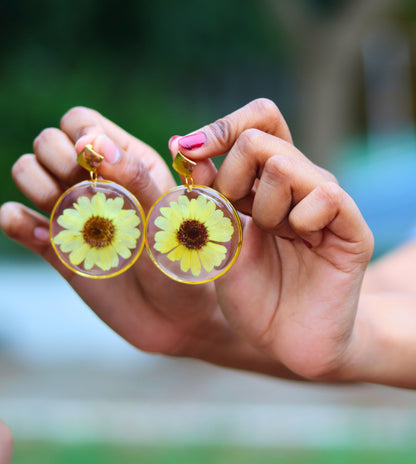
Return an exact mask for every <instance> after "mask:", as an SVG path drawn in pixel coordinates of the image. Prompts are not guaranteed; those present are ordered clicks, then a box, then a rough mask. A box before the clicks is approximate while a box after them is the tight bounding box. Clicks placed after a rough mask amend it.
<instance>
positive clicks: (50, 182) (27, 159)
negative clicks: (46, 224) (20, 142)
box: [12, 154, 63, 212]
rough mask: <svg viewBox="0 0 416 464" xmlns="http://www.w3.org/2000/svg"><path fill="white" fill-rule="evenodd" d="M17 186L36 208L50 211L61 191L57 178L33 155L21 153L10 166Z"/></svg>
mask: <svg viewBox="0 0 416 464" xmlns="http://www.w3.org/2000/svg"><path fill="white" fill-rule="evenodd" d="M12 177H13V180H14V182H15V183H16V185H17V187H18V188H19V189H20V190H21V192H22V193H23V194H24V195H26V196H27V198H28V199H29V200H30V201H31V202H32V203H33V204H34V205H35V206H36V207H38V208H40V209H41V210H43V211H46V212H50V211H51V210H52V208H53V205H54V204H55V202H56V200H57V199H58V198H59V196H60V195H61V193H62V191H63V190H62V188H61V186H60V183H59V182H58V180H57V179H56V178H55V177H53V176H52V175H51V174H50V173H49V172H48V171H47V170H46V168H45V167H44V166H42V165H41V164H40V163H39V161H38V159H37V158H36V157H35V155H30V154H27V155H23V156H21V157H20V158H19V159H18V160H17V162H16V163H15V164H14V166H13V168H12Z"/></svg>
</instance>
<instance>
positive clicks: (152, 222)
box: [146, 153, 242, 284]
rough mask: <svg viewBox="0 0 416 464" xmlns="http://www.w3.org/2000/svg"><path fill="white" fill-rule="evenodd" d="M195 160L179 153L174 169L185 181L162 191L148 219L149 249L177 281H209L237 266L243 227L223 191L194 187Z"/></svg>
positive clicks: (190, 282) (157, 261) (163, 270)
mask: <svg viewBox="0 0 416 464" xmlns="http://www.w3.org/2000/svg"><path fill="white" fill-rule="evenodd" d="M195 165H196V163H194V162H193V161H191V160H189V159H187V158H185V156H183V155H182V153H178V155H177V156H176V159H175V161H174V162H173V167H174V169H175V170H176V171H177V172H178V173H179V174H181V175H182V176H184V177H185V185H181V186H179V187H176V188H173V189H172V190H169V191H168V192H167V193H165V194H164V195H162V196H161V197H160V198H159V199H158V200H157V201H156V203H155V204H154V205H153V206H152V208H151V210H150V211H149V214H148V216H147V219H146V247H147V250H148V252H149V255H150V257H151V259H152V260H153V262H154V263H155V264H156V266H157V267H158V268H159V269H160V270H161V271H162V272H164V273H165V274H166V275H168V276H169V277H170V278H172V279H173V280H177V281H179V282H183V283H188V284H201V283H205V282H210V281H212V280H214V279H216V278H217V277H220V276H222V275H223V274H224V273H225V272H227V271H228V269H230V267H231V266H232V265H233V264H234V262H235V260H236V259H237V256H238V254H239V252H240V248H241V242H242V228H241V222H240V218H239V216H238V213H237V211H236V210H235V209H234V207H233V206H232V204H231V203H230V202H229V201H228V200H227V199H226V198H225V197H224V196H223V195H221V194H220V193H218V192H217V191H216V190H213V189H212V188H209V187H205V186H202V185H193V180H192V170H193V168H194V166H195Z"/></svg>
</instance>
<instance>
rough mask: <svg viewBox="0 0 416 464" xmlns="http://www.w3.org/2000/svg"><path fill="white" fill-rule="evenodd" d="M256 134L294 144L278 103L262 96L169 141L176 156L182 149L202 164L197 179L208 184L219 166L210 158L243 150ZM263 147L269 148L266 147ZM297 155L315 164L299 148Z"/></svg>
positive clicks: (329, 178)
mask: <svg viewBox="0 0 416 464" xmlns="http://www.w3.org/2000/svg"><path fill="white" fill-rule="evenodd" d="M256 133H258V134H261V133H263V134H265V135H268V136H269V145H271V144H272V143H271V140H274V145H277V144H278V143H279V141H280V142H281V143H284V144H286V145H288V146H292V147H293V143H292V137H291V135H290V132H289V129H288V126H287V124H286V122H285V120H284V118H283V116H282V114H281V113H280V111H279V109H278V108H277V106H276V105H275V104H274V103H273V102H272V101H270V100H268V99H264V98H260V99H257V100H254V101H252V102H250V103H249V104H247V105H246V106H244V107H242V108H241V109H239V110H237V111H235V112H233V113H231V114H229V115H228V116H225V117H224V118H222V119H219V120H218V121H215V122H214V123H212V124H209V125H207V126H204V127H203V128H201V129H199V130H198V131H195V132H193V133H191V134H189V135H187V136H185V137H180V136H173V137H172V138H171V139H170V140H169V149H170V151H171V153H172V155H173V156H176V154H177V152H178V151H180V152H181V153H183V154H184V155H185V156H187V157H190V158H191V159H194V160H196V161H198V164H199V165H200V166H197V169H196V170H195V176H194V178H195V179H198V181H199V182H200V183H203V184H204V185H211V184H212V183H213V182H214V180H215V176H216V169H215V166H214V165H213V164H212V163H209V164H208V158H210V157H215V156H219V155H224V154H226V153H228V152H231V151H234V152H235V151H237V152H238V151H240V152H241V151H243V150H244V149H245V148H246V147H245V145H247V143H250V139H251V138H256V135H255V134H256ZM272 136H273V137H272ZM257 146H259V145H257ZM263 148H264V151H267V150H266V147H263ZM276 153H278V152H276ZM272 154H274V153H272ZM269 156H270V155H269ZM293 156H296V157H299V158H301V159H303V160H305V161H307V162H308V163H310V164H313V163H312V162H311V161H310V160H309V159H308V158H306V157H305V156H304V155H303V154H302V153H301V152H300V151H298V150H296V149H294V151H293ZM227 158H229V156H228V157H227ZM202 163H203V164H202ZM316 168H317V169H318V170H319V171H320V172H321V174H322V175H323V176H324V177H325V178H327V180H329V181H336V179H335V177H334V176H333V175H332V174H330V173H329V172H327V171H325V170H324V169H321V168H319V167H316Z"/></svg>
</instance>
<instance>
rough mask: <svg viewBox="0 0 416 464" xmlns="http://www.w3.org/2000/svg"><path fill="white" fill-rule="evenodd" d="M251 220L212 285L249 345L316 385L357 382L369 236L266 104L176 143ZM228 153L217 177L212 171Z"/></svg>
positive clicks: (347, 201) (203, 177) (202, 176)
mask: <svg viewBox="0 0 416 464" xmlns="http://www.w3.org/2000/svg"><path fill="white" fill-rule="evenodd" d="M170 148H171V151H172V154H173V155H174V154H175V153H176V152H177V151H178V150H180V151H181V152H182V153H183V154H184V155H185V156H187V157H189V158H191V159H193V160H195V161H197V162H199V167H198V170H195V171H194V180H195V182H196V183H204V184H206V185H212V186H213V187H214V188H216V189H217V190H219V191H220V192H221V193H222V194H224V195H225V196H226V197H227V198H228V199H229V200H230V201H232V202H233V203H234V204H235V206H236V207H237V208H238V209H239V210H240V211H242V212H244V213H246V214H247V217H246V218H245V225H244V235H243V236H244V239H243V247H242V251H241V254H240V257H239V259H238V260H237V262H236V264H235V265H234V266H233V268H232V269H231V270H230V271H228V273H227V274H226V275H225V276H224V277H222V278H220V279H218V280H217V281H216V290H217V298H218V302H219V305H220V307H221V309H222V311H223V313H224V314H225V316H226V318H227V320H228V321H229V323H230V326H231V327H232V328H233V329H234V331H236V332H237V333H239V334H241V335H242V336H243V337H244V338H245V339H247V340H248V341H249V342H250V343H251V344H252V345H253V346H255V347H257V348H258V349H259V350H261V351H262V352H265V353H266V354H268V355H269V356H271V357H272V358H273V359H277V360H279V361H280V362H282V363H283V364H284V365H286V366H287V367H288V368H289V369H290V370H292V371H293V372H295V373H297V374H299V375H301V376H303V377H306V378H311V379H336V380H343V379H351V378H353V377H354V373H353V364H354V359H355V358H354V357H355V356H356V355H358V354H357V352H356V351H357V350H356V349H355V347H354V346H353V340H354V337H353V328H354V321H355V315H356V310H357V305H358V298H359V293H360V286H361V281H362V278H363V275H364V271H365V269H366V266H367V264H368V263H369V260H370V258H371V255H372V251H373V237H372V234H371V231H370V230H369V228H368V226H367V225H366V223H365V221H364V219H363V218H362V216H361V214H360V212H359V210H358V208H357V206H356V205H355V203H354V202H353V200H352V199H351V198H350V197H349V196H348V195H347V194H346V193H345V192H344V191H343V190H342V189H341V188H340V187H339V185H338V184H337V183H336V181H335V179H334V177H333V176H332V175H331V174H329V173H328V172H326V171H325V170H323V169H321V168H319V167H317V166H315V165H314V164H313V163H312V162H311V161H310V160H308V159H307V158H306V157H305V156H304V155H303V154H302V153H300V152H299V151H298V150H297V149H296V148H295V147H294V146H293V144H292V140H291V137H290V133H289V131H288V129H287V126H286V124H285V122H284V120H283V118H282V116H281V114H280V113H279V111H278V109H277V108H276V106H275V105H274V104H273V103H272V102H270V101H268V100H264V99H260V100H257V101H254V102H252V103H250V104H249V105H247V106H245V107H243V108H242V109H240V110H238V111H236V112H235V113H233V114H231V115H229V116H227V117H225V118H223V119H220V120H219V121H216V122H215V123H213V124H210V125H208V126H205V127H203V128H202V129H200V130H199V131H196V132H195V133H193V134H191V135H190V136H188V137H183V138H178V137H177V138H175V139H173V140H172V142H171V146H170ZM227 152H228V156H227V157H226V158H225V161H224V162H223V164H222V166H221V168H220V169H219V171H218V172H216V170H215V168H214V165H213V164H212V163H211V162H209V158H211V157H213V156H218V155H223V154H225V153H227Z"/></svg>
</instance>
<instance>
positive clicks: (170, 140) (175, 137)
mask: <svg viewBox="0 0 416 464" xmlns="http://www.w3.org/2000/svg"><path fill="white" fill-rule="evenodd" d="M180 137H181V136H180V135H173V136H172V137H171V138H170V139H169V142H168V147H169V150H170V146H171V145H172V142H173V141H174V140H176V139H179V138H180Z"/></svg>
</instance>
